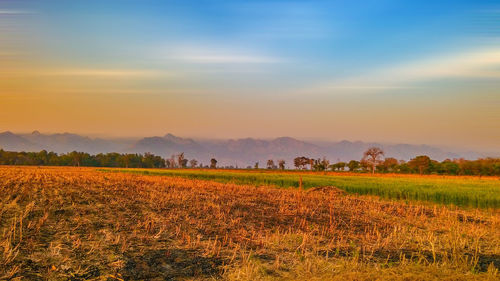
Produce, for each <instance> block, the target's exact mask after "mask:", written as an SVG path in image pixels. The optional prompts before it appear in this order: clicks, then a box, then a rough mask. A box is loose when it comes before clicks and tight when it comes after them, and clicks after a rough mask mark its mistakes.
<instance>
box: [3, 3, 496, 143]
mask: <svg viewBox="0 0 500 281" xmlns="http://www.w3.org/2000/svg"><path fill="white" fill-rule="evenodd" d="M495 2H496V1H480V0H479V1H459V0H456V1H446V0H443V1H425V0H423V1H385V0H377V1H237V0H236V1H185V0H184V1H151V0H141V1H139V0H136V1H131V0H107V1H102V0H71V1H64V0H52V1H51V0H46V1H45V0H37V1H34V0H33V1H29V0H1V1H0V131H7V130H9V131H13V132H30V131H33V130H39V131H41V132H47V133H51V132H52V133H53V132H73V133H80V134H87V135H93V136H113V137H118V136H121V137H128V136H153V135H164V134H165V133H167V132H170V133H173V134H175V135H180V136H189V137H198V138H241V137H255V138H274V137H280V136H291V137H296V138H300V139H306V140H331V141H339V140H344V139H345V140H353V141H354V140H362V141H378V142H390V143H412V144H432V145H445V146H449V147H461V148H469V149H475V150H482V151H494V152H498V151H500V125H499V124H500V4H498V2H496V3H495Z"/></svg>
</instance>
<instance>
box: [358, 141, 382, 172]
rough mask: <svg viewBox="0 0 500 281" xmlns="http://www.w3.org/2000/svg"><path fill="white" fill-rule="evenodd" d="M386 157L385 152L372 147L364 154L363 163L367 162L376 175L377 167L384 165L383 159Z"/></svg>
mask: <svg viewBox="0 0 500 281" xmlns="http://www.w3.org/2000/svg"><path fill="white" fill-rule="evenodd" d="M383 156H384V151H383V150H382V149H380V148H378V147H370V148H368V150H367V151H365V153H364V154H363V159H362V161H365V162H366V163H367V164H369V165H370V166H371V167H372V174H374V173H375V167H376V166H377V165H378V164H380V163H382V159H381V158H382V157H383Z"/></svg>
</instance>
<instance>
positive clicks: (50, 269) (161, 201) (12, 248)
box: [0, 167, 500, 280]
mask: <svg viewBox="0 0 500 281" xmlns="http://www.w3.org/2000/svg"><path fill="white" fill-rule="evenodd" d="M0 188H1V192H2V196H1V202H0V252H1V253H2V255H1V257H0V278H1V279H13V280H16V279H18V280H22V279H27V280H166V279H182V280H184V279H188V280H192V279H228V280H269V279H281V280H340V279H342V280H377V279H378V280H396V279H398V280H399V279H405V280H431V279H444V280H446V279H448V280H498V278H499V273H498V270H499V268H500V212H498V211H493V210H489V211H485V210H459V209H452V208H448V207H442V206H439V207H438V206H428V205H427V206H423V205H418V204H417V203H410V204H405V203H397V202H389V201H384V200H381V199H378V198H375V197H368V196H350V195H345V194H343V193H341V192H338V190H330V189H319V190H311V191H307V192H305V191H302V190H297V189H275V188H269V187H255V186H241V185H234V184H223V183H215V182H210V181H200V180H189V179H182V178H172V177H161V176H145V175H134V174H118V173H117V174H115V173H101V172H96V171H94V170H93V169H91V168H35V167H25V168H21V167H0Z"/></svg>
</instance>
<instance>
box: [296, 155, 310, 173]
mask: <svg viewBox="0 0 500 281" xmlns="http://www.w3.org/2000/svg"><path fill="white" fill-rule="evenodd" d="M311 161H312V162H313V163H314V160H313V159H309V158H307V157H304V156H301V157H296V158H295V159H293V164H294V166H295V167H296V168H297V169H299V170H302V169H305V168H306V166H307V165H309V163H310V162H311Z"/></svg>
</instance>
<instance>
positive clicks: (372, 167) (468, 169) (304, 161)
mask: <svg viewBox="0 0 500 281" xmlns="http://www.w3.org/2000/svg"><path fill="white" fill-rule="evenodd" d="M285 164H286V162H285V160H283V159H279V160H276V162H275V161H274V160H273V159H269V160H267V162H266V167H267V169H280V170H285V169H286V167H285ZM0 165H35V166H45V165H46V166H86V167H121V168H212V169H215V168H218V166H217V159H215V158H212V159H210V163H209V164H207V165H203V164H202V163H200V162H198V160H196V159H187V158H186V157H185V156H184V153H180V154H174V155H172V156H171V157H169V158H166V159H164V158H162V157H161V156H157V155H154V154H152V153H144V154H138V153H123V154H122V153H115V152H113V153H99V154H96V155H91V154H89V153H86V152H77V151H73V152H69V153H62V154H58V153H55V152H47V151H46V150H42V151H40V152H24V151H23V152H15V151H4V150H2V149H0ZM293 165H294V167H295V168H296V169H298V170H312V171H335V172H343V171H349V172H358V173H401V174H422V175H423V174H439V175H477V176H500V158H481V159H477V160H465V159H446V160H444V161H441V162H439V161H436V160H433V159H431V158H430V157H428V156H426V155H420V156H417V157H415V158H412V159H411V160H409V161H404V160H397V159H396V158H393V157H384V151H383V150H382V149H380V148H377V147H371V148H369V149H368V150H366V151H365V152H364V154H363V157H362V159H361V160H359V161H357V160H351V161H349V162H336V163H330V161H329V160H328V159H326V158H325V157H323V158H317V159H314V158H308V157H305V156H300V157H296V158H295V159H294V160H293ZM224 168H231V169H233V168H238V167H233V166H227V167H224ZM252 168H254V169H259V163H258V162H257V163H255V165H254V166H253V167H252V166H248V167H247V169H252Z"/></svg>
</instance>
